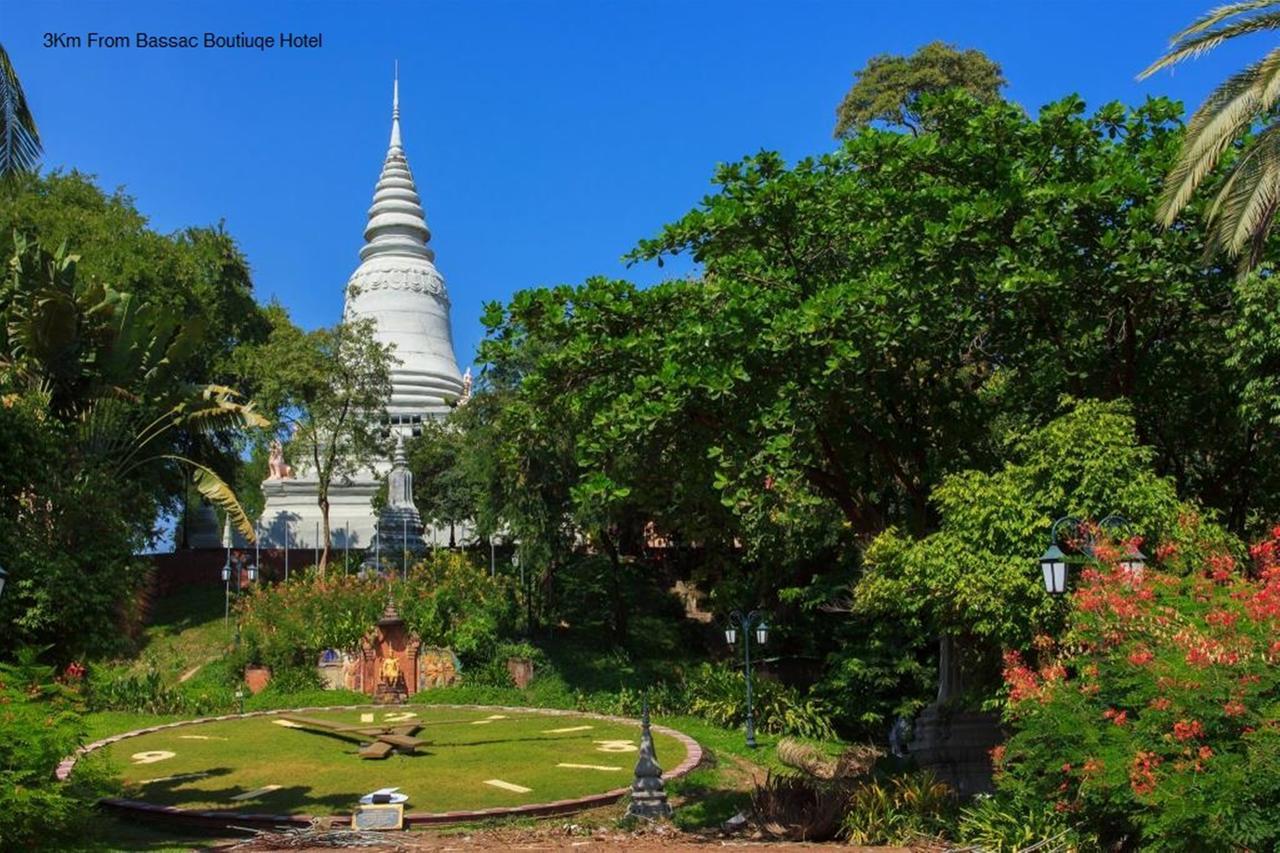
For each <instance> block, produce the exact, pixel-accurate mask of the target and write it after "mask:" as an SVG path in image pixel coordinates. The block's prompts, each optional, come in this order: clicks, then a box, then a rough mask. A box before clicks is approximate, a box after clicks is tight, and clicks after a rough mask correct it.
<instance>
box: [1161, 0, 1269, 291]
mask: <svg viewBox="0 0 1280 853" xmlns="http://www.w3.org/2000/svg"><path fill="white" fill-rule="evenodd" d="M1275 29H1280V3H1277V2H1275V0H1243V2H1235V3H1227V4H1224V5H1222V6H1218V7H1217V8H1215V9H1212V10H1210V11H1209V12H1207V13H1205V14H1204V15H1203V16H1201V17H1200V18H1199V19H1197V20H1196V21H1194V22H1193V23H1192V24H1191V25H1190V26H1188V27H1187V28H1186V29H1183V30H1182V31H1180V32H1178V33H1177V34H1175V35H1174V37H1173V38H1172V39H1171V41H1170V46H1169V50H1168V51H1167V52H1166V53H1165V54H1164V56H1161V57H1160V58H1159V59H1157V60H1156V61H1155V62H1153V63H1152V64H1151V65H1150V66H1148V67H1147V69H1146V70H1145V71H1143V72H1142V73H1141V74H1139V75H1138V78H1139V79H1143V78H1146V77H1149V76H1151V75H1152V74H1155V73H1156V72H1157V71H1160V70H1161V69H1164V68H1169V67H1172V66H1174V65H1176V64H1178V63H1180V62H1182V61H1184V60H1186V59H1191V58H1194V57H1197V56H1201V55H1203V54H1205V53H1208V52H1209V51H1211V50H1213V49H1214V48H1216V47H1218V46H1219V45H1221V44H1222V43H1224V42H1228V41H1231V40H1232V39H1235V38H1238V37H1240V36H1245V35H1252V34H1254V33H1260V32H1266V31H1268V30H1275ZM1278 82H1280V48H1272V49H1271V50H1270V51H1269V52H1268V53H1267V55H1266V56H1264V57H1263V58H1262V59H1260V60H1258V61H1257V62H1255V63H1253V64H1252V65H1250V66H1248V67H1247V68H1245V69H1244V70H1242V71H1239V72H1237V73H1235V74H1233V75H1232V76H1230V77H1228V78H1227V79H1226V80H1225V81H1223V82H1222V83H1221V84H1220V85H1219V86H1218V88H1216V89H1214V90H1213V92H1212V93H1210V95H1209V97H1207V98H1206V99H1205V101H1204V103H1203V104H1201V105H1200V108H1199V109H1198V110H1196V112H1195V115H1193V116H1192V117H1191V123H1190V125H1189V126H1188V128H1187V135H1186V138H1185V139H1184V140H1183V144H1182V151H1181V153H1180V155H1179V157H1178V160H1177V162H1176V163H1174V164H1173V167H1172V168H1171V169H1170V170H1169V175H1168V178H1167V179H1166V181H1165V190H1164V195H1163V196H1162V198H1161V204H1160V218H1161V221H1162V222H1163V223H1164V225H1165V226H1171V225H1172V224H1173V223H1174V221H1175V220H1176V219H1177V218H1178V216H1179V214H1181V213H1182V212H1183V210H1184V209H1185V208H1186V207H1187V205H1188V204H1189V203H1190V201H1191V198H1192V196H1193V195H1194V194H1195V192H1196V190H1197V189H1199V188H1200V187H1201V185H1202V184H1204V183H1205V181H1206V180H1209V179H1210V178H1211V176H1212V175H1213V174H1214V167H1215V166H1217V164H1218V163H1219V161H1220V160H1222V159H1223V158H1224V157H1225V156H1227V155H1228V152H1231V151H1232V150H1233V145H1234V149H1235V151H1236V152H1238V156H1234V157H1232V158H1231V159H1232V162H1231V165H1230V167H1229V169H1228V177H1227V179H1226V180H1225V181H1223V182H1221V183H1220V184H1219V185H1218V186H1217V187H1216V189H1215V190H1214V191H1213V203H1212V204H1211V205H1210V206H1209V208H1208V210H1207V211H1206V213H1205V216H1206V218H1207V219H1208V221H1209V223H1210V226H1211V227H1210V231H1209V241H1208V245H1207V247H1206V249H1207V251H1208V252H1210V253H1214V252H1219V251H1225V252H1226V253H1227V254H1228V255H1230V256H1231V257H1238V256H1240V255H1241V254H1242V253H1243V254H1244V257H1243V258H1242V263H1243V265H1244V266H1245V267H1246V268H1253V267H1256V266H1258V264H1260V263H1261V262H1262V260H1263V254H1264V252H1265V250H1266V244H1267V236H1268V235H1269V234H1270V233H1271V226H1272V223H1273V222H1274V221H1275V214H1276V210H1277V206H1278V205H1280V123H1277V122H1276V121H1275V108H1276V105H1277V103H1278V102H1280V87H1278V86H1277V83H1278ZM1258 124H1261V126H1262V127H1261V130H1260V132H1259V133H1257V135H1256V136H1253V137H1251V138H1248V139H1247V141H1246V137H1247V136H1248V134H1249V133H1250V131H1251V130H1252V129H1253V128H1254V127H1255V126H1256V125H1258Z"/></svg>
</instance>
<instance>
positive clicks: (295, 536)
mask: <svg viewBox="0 0 1280 853" xmlns="http://www.w3.org/2000/svg"><path fill="white" fill-rule="evenodd" d="M381 485H382V481H381V480H376V479H373V478H372V477H371V476H367V478H362V479H358V480H353V481H351V482H349V483H341V484H337V483H335V484H334V485H331V486H330V487H329V536H330V539H329V541H330V543H331V546H332V548H333V549H335V550H339V551H340V550H342V549H344V548H350V549H351V550H353V551H354V550H357V549H363V548H368V547H370V546H371V545H372V543H373V534H374V532H375V531H376V530H377V527H378V516H377V514H376V513H375V512H374V511H373V496H374V495H375V494H377V492H378V489H379V488H380V487H381ZM262 493H263V495H264V496H265V497H266V499H267V503H266V506H265V507H264V508H263V510H262V518H261V520H260V522H259V526H258V536H259V538H260V539H261V541H262V547H263V548H284V547H286V546H287V547H289V548H320V547H322V544H323V542H324V522H323V521H322V520H321V518H320V504H319V502H318V495H319V490H318V486H317V483H316V481H315V480H314V479H306V478H298V479H289V480H264V481H263V483H262ZM452 534H453V541H454V543H455V544H456V545H457V546H458V547H463V546H467V545H471V544H474V541H473V540H474V539H475V530H474V528H473V527H472V525H471V524H470V523H466V522H464V523H462V524H455V525H454V526H453V530H452ZM449 536H450V530H449V525H447V524H446V525H442V526H433V525H432V524H431V523H430V522H427V523H426V524H425V528H424V530H423V533H422V538H423V542H424V544H425V547H427V548H447V547H449ZM235 538H236V547H244V545H245V543H244V542H243V541H242V540H241V537H240V536H239V535H238V534H237V535H236V537H235Z"/></svg>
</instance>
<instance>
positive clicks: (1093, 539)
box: [1040, 512, 1147, 595]
mask: <svg viewBox="0 0 1280 853" xmlns="http://www.w3.org/2000/svg"><path fill="white" fill-rule="evenodd" d="M1130 526H1131V525H1130V524H1129V520H1128V519H1127V518H1125V517H1124V516H1123V515H1120V514H1118V513H1114V512H1113V513H1111V514H1110V515H1107V516H1106V517H1104V518H1103V519H1102V520H1101V521H1099V522H1098V523H1097V525H1096V526H1094V525H1088V524H1086V523H1085V522H1084V521H1082V520H1081V519H1079V518H1076V517H1075V516H1071V515H1064V516H1063V517H1062V518H1059V519H1058V520H1057V521H1055V522H1054V523H1053V526H1052V527H1051V528H1049V547H1048V548H1046V549H1045V551H1044V553H1043V554H1041V555H1040V570H1041V572H1042V573H1043V574H1044V589H1045V592H1047V593H1049V594H1050V595H1062V594H1064V593H1065V592H1066V591H1067V568H1068V563H1067V555H1066V554H1065V553H1064V552H1063V550H1062V548H1061V547H1060V546H1059V544H1058V533H1059V531H1061V530H1063V529H1067V528H1070V529H1073V530H1074V531H1075V533H1076V539H1077V541H1078V542H1079V543H1080V544H1079V549H1080V552H1081V553H1082V554H1084V555H1085V556H1086V557H1089V558H1092V557H1093V556H1094V554H1095V553H1096V551H1097V547H1098V543H1099V536H1098V534H1099V532H1101V531H1111V530H1123V529H1124V528H1127V527H1130ZM1146 565H1147V555H1146V554H1144V553H1142V551H1141V549H1139V548H1138V546H1137V545H1135V544H1133V543H1130V544H1129V546H1128V548H1127V550H1126V551H1125V555H1124V559H1122V560H1120V568H1122V569H1124V570H1125V571H1126V572H1128V573H1130V574H1131V575H1134V576H1135V577H1136V576H1140V575H1141V574H1142V570H1143V568H1145V567H1146Z"/></svg>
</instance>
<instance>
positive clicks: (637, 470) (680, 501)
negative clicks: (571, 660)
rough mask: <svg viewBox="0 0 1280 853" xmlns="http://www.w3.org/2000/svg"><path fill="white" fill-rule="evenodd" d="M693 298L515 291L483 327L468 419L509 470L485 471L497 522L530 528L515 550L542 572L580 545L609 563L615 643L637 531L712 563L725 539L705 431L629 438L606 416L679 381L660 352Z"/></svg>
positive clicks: (616, 287) (633, 291) (623, 618)
mask: <svg viewBox="0 0 1280 853" xmlns="http://www.w3.org/2000/svg"><path fill="white" fill-rule="evenodd" d="M700 299H701V291H700V290H699V289H698V288H696V287H690V286H688V285H687V284H686V283H684V282H675V283H671V284H668V285H660V286H657V287H653V288H650V289H648V290H640V289H638V288H636V287H635V286H634V285H631V284H629V283H627V282H622V281H611V280H607V279H599V278H598V279H591V280H589V281H588V282H586V283H585V284H584V285H582V286H580V287H569V286H561V287H556V288H550V289H545V290H534V291H522V292H520V293H518V294H516V296H515V298H514V299H513V300H512V302H511V304H510V305H509V306H507V307H506V308H501V307H499V306H497V305H494V306H491V309H490V311H489V312H487V314H486V323H487V325H488V326H489V336H488V338H487V339H486V341H485V342H484V344H483V345H482V347H481V358H482V359H483V360H484V361H486V362H488V363H489V364H490V369H489V372H488V374H487V377H486V378H487V379H489V380H490V381H489V387H490V388H491V389H492V390H491V393H487V394H484V395H481V396H480V397H479V398H477V400H473V401H472V403H471V404H469V405H468V406H467V408H468V409H473V408H474V409H475V412H476V415H477V416H479V417H482V418H484V417H485V413H486V412H488V413H489V416H488V417H487V420H488V421H489V423H491V424H492V429H493V432H492V433H489V434H490V435H492V436H494V437H497V438H498V440H499V442H500V449H499V450H498V451H497V452H493V453H486V454H485V455H486V457H488V458H491V459H499V460H506V465H507V466H508V467H507V469H506V471H504V472H500V471H499V470H497V469H489V470H490V474H491V475H493V474H496V475H498V481H499V483H495V488H491V489H489V490H488V493H489V494H491V495H500V494H502V495H505V496H504V497H503V498H502V504H503V506H504V509H502V510H501V511H500V514H501V515H502V517H503V518H504V519H505V520H507V521H508V522H509V523H512V524H514V525H515V526H516V527H517V528H521V529H524V528H527V530H524V532H522V534H521V542H522V548H523V547H524V543H531V542H539V543H542V545H541V547H542V548H543V549H544V550H545V558H546V559H547V560H548V561H549V562H548V563H546V564H545V565H548V566H552V567H554V566H555V565H559V564H562V563H563V562H564V560H565V559H567V557H568V552H569V550H570V549H571V548H572V545H573V542H574V540H575V537H576V535H578V534H580V535H581V536H582V537H583V538H585V539H587V540H588V541H589V542H590V543H591V544H592V545H593V546H594V547H595V548H596V549H597V550H598V551H599V552H600V553H602V554H604V555H605V556H606V557H607V558H608V561H609V567H610V570H609V579H608V587H609V590H610V599H611V608H610V610H611V614H610V622H611V624H612V627H613V631H614V635H615V638H616V639H617V640H618V641H620V642H621V641H624V640H625V639H626V636H627V623H628V603H627V601H626V600H625V596H624V589H625V587H626V583H625V578H624V573H625V571H626V570H627V568H628V566H627V563H628V562H629V561H631V559H632V558H634V557H635V556H636V555H638V554H639V553H640V552H641V550H642V545H643V538H644V532H645V528H646V526H649V528H650V530H651V531H652V530H654V529H656V530H658V531H660V532H661V534H662V535H664V536H665V537H667V538H670V539H674V540H676V541H683V542H691V541H696V542H698V543H699V544H700V545H702V546H703V547H705V548H708V549H711V550H723V549H724V548H725V547H726V545H727V543H728V542H729V540H730V539H731V537H732V531H731V529H730V528H729V526H728V525H726V524H724V523H722V522H724V520H725V519H726V517H727V515H728V514H727V512H726V511H725V509H724V508H723V507H722V506H721V505H720V503H719V500H718V498H717V496H716V494H715V493H714V491H713V489H712V487H711V482H712V476H711V472H712V469H713V466H712V465H711V464H710V463H709V461H708V460H707V458H706V451H705V448H706V443H707V441H709V440H710V437H711V432H710V429H711V427H710V426H709V425H707V424H699V423H693V422H683V423H680V424H674V423H673V424H671V428H670V429H659V430H655V431H653V432H652V433H639V432H637V431H635V430H630V429H627V428H625V427H627V426H628V425H626V424H619V423H616V422H615V421H613V420H610V419H607V418H605V417H604V415H605V413H606V412H619V411H622V410H620V409H617V408H616V401H617V400H618V399H619V398H620V397H621V396H623V395H627V394H635V393H639V392H640V391H639V389H643V388H644V387H648V386H651V385H652V384H654V383H655V382H663V381H666V380H667V378H669V377H672V376H674V375H675V374H677V373H678V372H680V371H681V370H682V369H683V368H682V366H681V365H678V364H674V363H672V364H664V363H663V357H664V356H663V351H662V341H663V339H664V336H665V335H666V334H667V333H668V332H671V331H673V330H675V329H678V328H679V327H680V326H681V324H683V323H685V322H688V321H689V320H690V319H691V318H692V317H694V316H696V314H697V311H698V306H699V300H700ZM491 395H492V396H491ZM477 401H478V402H477ZM495 404H496V405H495ZM635 414H636V415H637V416H638V417H639V416H640V412H636V413H635ZM475 446H477V447H482V446H484V445H483V443H477V444H476V445H475ZM500 483H511V484H513V485H514V490H513V491H510V492H508V491H507V490H506V489H505V487H504V486H502V485H500ZM549 580H550V579H549V578H547V577H544V585H545V586H549Z"/></svg>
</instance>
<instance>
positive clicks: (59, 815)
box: [0, 647, 110, 850]
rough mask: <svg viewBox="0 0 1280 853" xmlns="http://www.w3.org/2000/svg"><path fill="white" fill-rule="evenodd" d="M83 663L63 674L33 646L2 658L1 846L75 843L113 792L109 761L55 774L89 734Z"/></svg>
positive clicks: (86, 763)
mask: <svg viewBox="0 0 1280 853" xmlns="http://www.w3.org/2000/svg"><path fill="white" fill-rule="evenodd" d="M83 675H84V669H83V667H82V666H80V665H79V664H72V665H71V666H69V667H67V669H66V670H65V671H64V673H63V675H62V676H61V677H55V674H54V668H53V667H51V666H46V665H43V664H41V663H40V662H39V660H38V652H37V650H36V649H34V648H31V647H24V648H21V649H18V650H17V653H16V660H15V662H14V663H0V850H32V849H37V848H45V847H48V848H50V849H67V847H69V846H70V845H71V844H73V843H74V842H75V841H77V840H82V835H81V834H82V833H83V831H84V829H85V826H86V825H87V824H90V823H92V821H93V819H94V818H93V814H94V813H93V802H94V800H95V799H96V798H97V797H98V796H100V795H103V794H105V793H108V787H109V784H110V783H109V781H108V780H107V778H106V774H105V772H104V768H103V767H102V766H101V765H100V764H99V763H98V762H94V761H84V762H82V764H83V766H79V765H78V766H77V768H76V774H75V775H74V776H73V777H72V778H71V781H70V782H67V783H62V782H58V781H57V780H56V779H55V778H54V775H53V771H54V768H55V767H56V766H57V764H58V762H59V761H61V760H62V759H63V758H65V757H66V756H68V755H70V754H71V752H72V751H73V750H74V749H75V748H76V747H77V746H79V745H80V744H81V743H82V742H83V740H84V724H83V722H82V720H81V717H80V711H81V710H82V702H81V697H80V690H79V686H80V680H81V678H82V677H83Z"/></svg>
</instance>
